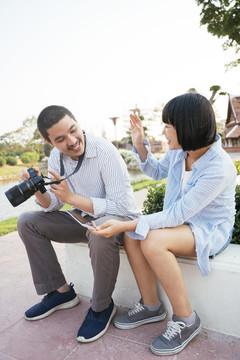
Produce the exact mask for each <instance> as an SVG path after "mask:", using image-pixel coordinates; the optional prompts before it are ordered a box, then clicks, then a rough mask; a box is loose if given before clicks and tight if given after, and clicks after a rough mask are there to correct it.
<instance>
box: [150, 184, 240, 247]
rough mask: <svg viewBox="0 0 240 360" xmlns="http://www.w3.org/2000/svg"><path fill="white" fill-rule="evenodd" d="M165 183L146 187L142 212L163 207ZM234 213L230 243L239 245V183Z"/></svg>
mask: <svg viewBox="0 0 240 360" xmlns="http://www.w3.org/2000/svg"><path fill="white" fill-rule="evenodd" d="M165 188H166V186H165V184H161V185H160V186H159V185H154V186H150V187H149V188H148V193H147V197H146V200H145V201H144V203H143V214H145V215H147V214H153V213H156V212H158V211H162V209H163V200H164V195H165ZM235 201H236V215H235V224H234V232H233V236H232V241H231V243H232V244H239V245H240V185H237V186H236V194H235Z"/></svg>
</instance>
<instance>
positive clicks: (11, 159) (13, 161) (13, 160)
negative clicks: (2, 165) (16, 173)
mask: <svg viewBox="0 0 240 360" xmlns="http://www.w3.org/2000/svg"><path fill="white" fill-rule="evenodd" d="M6 162H7V164H8V165H12V166H14V165H17V159H16V158H15V157H14V156H7V157H6Z"/></svg>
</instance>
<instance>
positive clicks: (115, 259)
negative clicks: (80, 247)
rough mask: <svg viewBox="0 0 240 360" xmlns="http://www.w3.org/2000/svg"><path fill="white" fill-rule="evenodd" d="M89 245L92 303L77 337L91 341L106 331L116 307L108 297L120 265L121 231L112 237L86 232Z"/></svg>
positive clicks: (108, 217)
mask: <svg viewBox="0 0 240 360" xmlns="http://www.w3.org/2000/svg"><path fill="white" fill-rule="evenodd" d="M113 218H114V219H119V220H128V219H127V218H125V219H123V218H121V217H117V216H105V217H103V218H100V219H97V220H96V221H95V222H96V225H100V224H102V223H104V222H105V221H107V220H109V219H113ZM87 238H88V245H89V248H90V257H91V263H92V269H93V275H94V284H93V295H92V303H91V307H90V309H89V311H88V313H87V316H86V318H85V320H84V322H83V324H82V326H81V327H80V329H79V331H78V336H77V340H78V341H80V342H91V341H94V340H97V339H98V338H99V337H101V336H102V335H104V334H105V332H106V331H107V329H108V327H109V325H110V322H111V319H112V318H113V316H114V315H115V312H116V307H115V305H114V302H113V300H112V299H111V297H112V293H113V290H114V287H115V283H116V279H117V275H118V269H119V245H120V244H121V243H122V241H121V235H115V236H113V237H111V238H108V239H107V238H105V237H101V236H96V235H94V234H92V233H90V232H89V231H88V232H87Z"/></svg>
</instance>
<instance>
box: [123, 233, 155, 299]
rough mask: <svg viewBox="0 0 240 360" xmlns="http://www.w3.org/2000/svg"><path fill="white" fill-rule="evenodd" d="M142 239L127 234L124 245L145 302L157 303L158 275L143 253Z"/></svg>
mask: <svg viewBox="0 0 240 360" xmlns="http://www.w3.org/2000/svg"><path fill="white" fill-rule="evenodd" d="M140 241H141V240H133V239H131V238H129V237H128V236H127V235H126V234H125V237H124V247H125V250H126V253H127V256H128V260H129V263H130V265H131V268H132V271H133V273H134V276H135V279H136V282H137V285H138V288H139V291H140V294H141V297H142V299H143V303H144V304H147V305H157V304H158V303H159V298H158V294H157V287H156V275H155V274H154V272H153V271H152V269H151V267H150V266H149V264H148V262H147V260H146V258H145V257H144V255H143V253H142V249H141V246H140Z"/></svg>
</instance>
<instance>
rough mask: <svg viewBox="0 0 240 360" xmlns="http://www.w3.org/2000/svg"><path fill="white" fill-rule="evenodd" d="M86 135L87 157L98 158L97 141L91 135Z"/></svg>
mask: <svg viewBox="0 0 240 360" xmlns="http://www.w3.org/2000/svg"><path fill="white" fill-rule="evenodd" d="M85 134H86V149H85V156H86V157H87V158H92V157H96V156H97V150H96V139H95V138H94V137H93V136H92V135H91V134H89V133H85Z"/></svg>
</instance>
